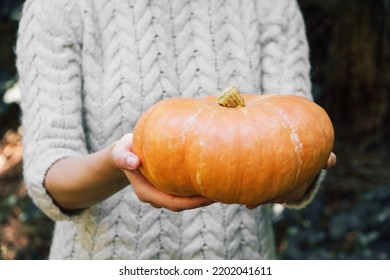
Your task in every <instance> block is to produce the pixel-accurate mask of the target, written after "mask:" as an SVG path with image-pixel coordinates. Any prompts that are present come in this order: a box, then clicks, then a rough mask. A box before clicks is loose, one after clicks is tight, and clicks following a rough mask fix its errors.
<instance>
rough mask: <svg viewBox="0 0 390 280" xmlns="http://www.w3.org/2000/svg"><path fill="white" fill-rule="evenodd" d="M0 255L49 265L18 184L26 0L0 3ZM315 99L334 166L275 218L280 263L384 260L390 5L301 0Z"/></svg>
mask: <svg viewBox="0 0 390 280" xmlns="http://www.w3.org/2000/svg"><path fill="white" fill-rule="evenodd" d="M0 1H1V2H0V259H45V258H47V254H48V248H49V245H50V241H51V232H52V229H53V223H52V222H51V221H50V220H48V219H47V218H46V217H45V216H44V215H43V214H42V213H41V212H40V211H39V210H38V209H37V208H36V207H35V206H34V205H33V204H32V202H31V200H30V199H29V198H28V196H27V194H26V190H25V187H24V184H23V178H22V173H21V171H22V159H21V155H22V144H21V141H20V140H21V134H22V133H23V132H22V129H21V128H20V108H19V105H18V102H17V101H16V102H14V101H12V100H9V92H8V94H7V96H8V97H4V96H5V93H6V92H7V90H9V89H10V88H12V87H13V86H14V84H15V83H16V81H17V77H16V69H15V56H14V47H15V38H16V34H17V26H18V21H19V17H20V13H19V12H20V7H21V4H22V3H23V1H22V0H19V1H16V0H0ZM299 3H300V5H301V8H302V12H303V15H304V18H305V21H306V27H307V35H308V38H309V43H310V47H311V63H312V81H313V94H314V97H315V100H316V102H317V103H319V104H320V105H321V106H323V107H324V108H325V110H326V111H327V112H328V114H329V116H330V117H331V119H332V121H333V123H334V127H335V132H336V142H335V148H334V151H335V153H336V154H337V157H338V162H337V166H336V167H334V168H333V169H332V170H330V171H329V172H328V176H327V178H326V181H325V183H324V186H323V188H322V190H321V191H320V193H319V195H317V197H316V198H315V200H314V202H312V203H311V204H310V205H309V206H308V207H307V208H305V209H303V210H300V211H296V210H288V209H285V208H279V209H278V210H279V211H275V213H274V216H273V219H274V226H275V239H276V244H277V252H278V258H280V259H389V258H390V203H389V202H390V160H389V155H390V97H389V94H390V67H389V66H390V63H389V62H390V1H389V0H353V1H342V0H327V1H322V0H300V1H299Z"/></svg>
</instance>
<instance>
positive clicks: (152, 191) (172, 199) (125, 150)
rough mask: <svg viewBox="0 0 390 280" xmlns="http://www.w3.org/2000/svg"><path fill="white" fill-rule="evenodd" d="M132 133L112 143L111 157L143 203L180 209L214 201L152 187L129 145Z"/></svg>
mask: <svg viewBox="0 0 390 280" xmlns="http://www.w3.org/2000/svg"><path fill="white" fill-rule="evenodd" d="M132 143H133V134H131V133H130V134H126V135H125V136H123V137H122V138H121V139H120V140H119V141H117V142H116V143H114V147H113V149H112V159H113V162H114V164H115V165H116V166H117V168H119V169H122V170H123V171H124V173H125V174H126V176H127V178H128V179H129V181H130V182H131V184H132V186H133V189H134V192H135V194H136V195H137V196H138V198H139V199H140V200H141V201H142V202H145V203H149V204H150V205H152V206H153V207H155V208H161V207H162V208H167V209H169V210H171V211H175V212H177V211H182V210H188V209H194V208H198V207H202V206H207V205H210V204H212V203H214V201H212V200H210V199H208V198H205V197H202V196H192V197H180V196H175V195H171V194H167V193H164V192H162V191H160V190H159V189H157V188H156V187H154V186H153V185H152V184H151V183H150V182H149V181H148V180H147V179H146V178H145V177H144V176H143V175H142V173H141V172H140V170H139V167H140V166H141V161H140V159H139V157H138V156H137V155H135V154H134V153H133V152H132V150H131V146H132Z"/></svg>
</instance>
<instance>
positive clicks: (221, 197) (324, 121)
mask: <svg viewBox="0 0 390 280" xmlns="http://www.w3.org/2000/svg"><path fill="white" fill-rule="evenodd" d="M216 100H217V102H216ZM333 141H334V131H333V126H332V123H331V121H330V119H329V117H328V115H327V114H326V112H325V111H324V110H323V109H322V108H321V107H320V106H318V105H317V104H315V103H314V102H312V101H310V100H308V99H306V98H304V97H299V96H293V95H277V94H275V95H272V94H266V95H254V94H243V95H242V96H241V95H240V94H239V93H238V91H237V90H236V89H235V88H228V89H227V90H225V91H224V93H223V94H222V95H220V96H218V97H217V98H216V97H215V96H214V97H213V96H211V97H206V98H200V99H194V98H172V99H166V100H163V101H160V102H158V103H157V104H155V105H153V106H152V107H151V108H150V109H149V110H147V111H146V112H145V113H144V114H143V115H142V116H141V118H140V119H139V121H138V123H137V125H136V127H135V129H134V138H133V151H134V153H135V154H137V155H138V156H139V157H140V159H141V168H140V169H141V172H142V173H143V175H144V176H145V177H146V178H147V179H148V180H149V181H150V182H151V183H152V184H153V185H154V186H156V187H157V188H159V189H160V190H162V191H164V192H166V193H170V194H174V195H178V196H195V195H202V196H205V197H208V198H210V199H213V200H215V201H219V202H222V203H229V204H230V203H239V204H246V205H258V204H261V203H265V202H269V201H272V200H273V199H275V198H277V197H281V196H283V195H285V194H288V193H290V192H291V191H294V190H295V189H296V188H298V187H299V186H301V185H303V184H304V183H306V182H308V181H309V180H311V179H313V178H314V177H315V176H316V175H317V174H318V173H319V172H320V170H321V169H322V168H323V167H324V166H325V164H326V162H327V160H328V158H329V156H330V154H331V151H332V149H333Z"/></svg>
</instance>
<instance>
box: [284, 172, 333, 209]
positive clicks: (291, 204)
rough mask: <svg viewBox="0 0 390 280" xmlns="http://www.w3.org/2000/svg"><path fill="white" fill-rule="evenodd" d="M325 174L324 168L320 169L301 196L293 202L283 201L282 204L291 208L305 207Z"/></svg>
mask: <svg viewBox="0 0 390 280" xmlns="http://www.w3.org/2000/svg"><path fill="white" fill-rule="evenodd" d="M325 175H326V170H321V172H320V173H319V174H318V175H317V177H316V178H315V179H314V181H313V182H312V183H311V185H310V186H309V187H308V189H307V190H306V193H305V195H304V196H303V198H301V199H299V200H297V201H294V202H288V203H284V204H283V205H284V206H286V207H287V208H291V209H302V208H304V207H306V206H307V205H308V204H309V203H310V202H311V201H312V200H313V199H314V197H315V196H316V194H317V193H318V190H319V189H320V187H321V185H322V182H323V181H324V178H325Z"/></svg>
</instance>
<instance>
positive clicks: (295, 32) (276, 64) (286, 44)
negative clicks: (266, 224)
mask: <svg viewBox="0 0 390 280" xmlns="http://www.w3.org/2000/svg"><path fill="white" fill-rule="evenodd" d="M262 2H263V5H261V8H260V11H259V13H260V15H259V18H260V28H261V35H260V47H261V50H262V60H261V67H262V77H261V81H262V92H263V93H277V94H294V95H300V96H304V97H306V98H308V99H310V100H313V96H312V93H311V80H310V61H309V46H308V41H307V37H306V28H305V23H304V20H303V16H302V13H301V10H300V7H299V6H298V3H297V2H296V0H275V1H262ZM259 7H260V6H259ZM325 174H326V171H325V170H322V171H321V172H320V174H318V176H317V177H316V178H315V180H314V181H313V183H312V184H311V185H310V186H309V188H308V190H307V192H306V194H305V196H304V197H303V198H302V199H301V200H300V201H296V202H294V203H288V204H287V203H286V204H285V206H287V207H291V208H303V207H305V206H306V205H307V204H308V203H310V202H311V201H312V199H313V198H314V197H315V195H316V193H317V192H318V189H319V187H320V186H321V184H322V181H323V179H324V177H325Z"/></svg>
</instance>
